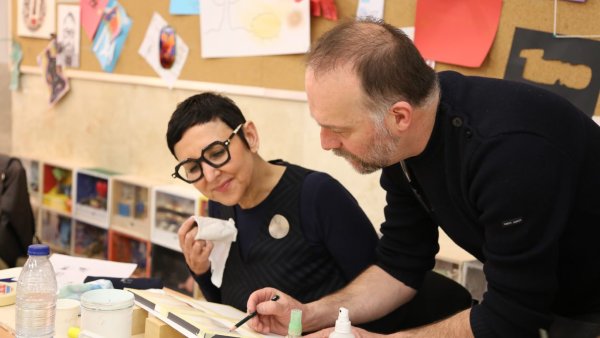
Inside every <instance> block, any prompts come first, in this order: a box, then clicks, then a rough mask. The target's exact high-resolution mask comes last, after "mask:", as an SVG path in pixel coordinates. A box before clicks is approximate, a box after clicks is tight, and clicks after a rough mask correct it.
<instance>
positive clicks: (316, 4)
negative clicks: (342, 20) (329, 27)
mask: <svg viewBox="0 0 600 338" xmlns="http://www.w3.org/2000/svg"><path fill="white" fill-rule="evenodd" d="M310 14H311V15H312V16H316V17H319V16H321V14H322V15H323V17H324V18H325V19H328V20H333V21H337V19H338V15H337V7H336V5H335V1H334V0H310Z"/></svg>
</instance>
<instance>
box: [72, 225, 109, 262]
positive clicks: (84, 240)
mask: <svg viewBox="0 0 600 338" xmlns="http://www.w3.org/2000/svg"><path fill="white" fill-rule="evenodd" d="M107 235H108V234H107V230H106V229H103V228H99V227H97V226H95V225H92V224H88V223H85V222H82V221H79V220H76V221H75V234H74V244H73V251H72V252H73V255H75V256H82V257H88V258H98V259H107V258H108V238H107V237H108V236H107Z"/></svg>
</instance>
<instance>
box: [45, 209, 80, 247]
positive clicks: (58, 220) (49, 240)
mask: <svg viewBox="0 0 600 338" xmlns="http://www.w3.org/2000/svg"><path fill="white" fill-rule="evenodd" d="M40 228H41V231H40V232H39V234H40V237H41V240H42V242H44V243H46V244H48V245H49V246H50V248H51V249H52V252H59V253H63V254H70V253H71V236H72V228H73V220H72V219H71V217H68V216H65V215H62V214H59V213H56V212H54V211H52V210H48V209H42V210H41V225H40Z"/></svg>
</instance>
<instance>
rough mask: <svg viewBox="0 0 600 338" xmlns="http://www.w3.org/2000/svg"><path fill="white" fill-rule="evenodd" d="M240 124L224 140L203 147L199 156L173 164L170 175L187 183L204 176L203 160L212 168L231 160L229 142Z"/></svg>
mask: <svg viewBox="0 0 600 338" xmlns="http://www.w3.org/2000/svg"><path fill="white" fill-rule="evenodd" d="M242 126H243V124H240V125H239V126H237V127H236V128H235V129H234V130H233V132H232V133H231V135H229V137H228V138H227V139H226V140H225V141H223V142H221V141H215V142H213V143H211V144H209V145H208V146H206V147H204V149H202V153H200V157H199V158H188V159H187V160H185V161H181V162H179V164H177V165H176V166H175V172H173V174H171V176H173V178H179V179H181V180H183V181H185V182H187V183H194V182H197V181H199V180H201V179H202V178H203V177H204V172H203V171H202V162H205V163H206V164H208V165H209V166H211V167H213V168H220V167H222V166H224V165H225V164H227V162H229V160H231V154H230V153H229V144H230V143H231V140H232V139H233V137H234V136H235V134H237V132H238V131H239V130H240V129H241V128H242Z"/></svg>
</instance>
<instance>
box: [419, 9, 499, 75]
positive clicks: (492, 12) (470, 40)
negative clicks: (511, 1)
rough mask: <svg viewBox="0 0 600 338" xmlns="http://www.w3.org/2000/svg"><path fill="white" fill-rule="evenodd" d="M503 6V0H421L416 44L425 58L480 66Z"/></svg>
mask: <svg viewBox="0 0 600 338" xmlns="http://www.w3.org/2000/svg"><path fill="white" fill-rule="evenodd" d="M501 9H502V0H418V2H417V14H416V18H415V45H416V46H417V48H418V49H419V51H420V52H421V54H422V55H423V57H424V58H425V59H433V60H436V61H439V62H443V63H449V64H454V65H459V66H465V67H480V66H481V64H482V63H483V60H484V59H485V57H486V55H487V53H488V52H489V50H490V47H491V46H492V42H493V41H494V37H495V35H496V31H497V30H498V22H499V21H500V12H501Z"/></svg>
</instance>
